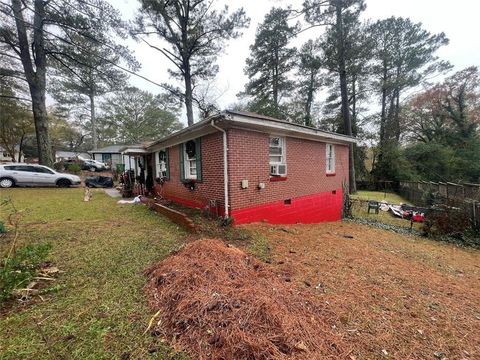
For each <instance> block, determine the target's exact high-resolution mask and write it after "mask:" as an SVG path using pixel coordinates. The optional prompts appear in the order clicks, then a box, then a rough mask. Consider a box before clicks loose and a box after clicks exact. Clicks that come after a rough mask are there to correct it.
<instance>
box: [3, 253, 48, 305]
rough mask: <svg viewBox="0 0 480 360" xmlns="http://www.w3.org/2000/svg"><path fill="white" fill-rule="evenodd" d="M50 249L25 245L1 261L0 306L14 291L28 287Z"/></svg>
mask: <svg viewBox="0 0 480 360" xmlns="http://www.w3.org/2000/svg"><path fill="white" fill-rule="evenodd" d="M50 248H51V246H50V244H41V245H27V246H24V247H22V248H19V249H17V251H16V252H15V253H14V254H13V255H12V256H11V257H9V258H3V259H2V260H1V263H0V305H1V304H2V302H4V301H6V300H8V299H9V298H10V297H11V296H12V293H13V291H14V290H15V289H18V288H22V287H25V286H27V285H28V283H29V282H30V281H31V280H32V279H33V278H34V277H35V275H36V274H37V271H38V269H39V267H40V266H41V265H42V263H44V262H45V259H46V257H47V255H48V252H49V251H50Z"/></svg>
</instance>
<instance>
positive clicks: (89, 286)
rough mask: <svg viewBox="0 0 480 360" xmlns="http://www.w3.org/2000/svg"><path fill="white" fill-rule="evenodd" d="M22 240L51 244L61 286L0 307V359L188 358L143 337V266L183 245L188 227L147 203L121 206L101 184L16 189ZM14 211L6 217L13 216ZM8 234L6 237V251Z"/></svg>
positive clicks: (14, 197) (3, 242)
mask: <svg viewBox="0 0 480 360" xmlns="http://www.w3.org/2000/svg"><path fill="white" fill-rule="evenodd" d="M7 196H8V197H11V199H12V200H13V201H14V202H15V205H16V206H17V207H18V208H19V209H26V211H25V215H24V217H23V219H22V224H21V229H20V237H19V245H28V244H50V247H51V248H50V252H49V255H48V261H50V262H51V264H52V265H54V266H55V267H57V268H58V269H59V271H60V272H59V275H58V277H57V278H56V279H55V281H54V283H55V285H53V284H52V286H56V287H57V291H55V292H51V293H48V294H46V295H42V297H41V298H40V297H35V298H34V299H32V301H31V302H27V303H25V304H23V305H22V304H21V303H19V302H18V301H16V300H13V301H11V302H10V303H8V304H7V305H6V306H4V307H3V309H1V310H0V359H2V360H4V359H139V358H143V359H157V358H158V359H182V358H184V356H182V355H181V354H177V353H175V352H173V351H172V350H171V349H170V348H168V347H166V346H163V345H162V344H159V343H158V341H155V339H153V338H152V337H151V336H150V335H148V334H146V335H143V333H144V331H145V328H146V326H147V324H148V320H149V319H150V317H151V311H150V310H149V308H148V306H147V301H146V297H145V293H144V290H143V287H144V285H145V276H144V275H143V271H144V270H145V268H147V267H148V266H150V265H151V264H152V263H155V262H157V261H159V260H161V259H162V258H164V257H166V256H167V255H168V254H169V253H170V252H171V251H172V250H175V249H177V248H178V247H179V246H180V245H181V239H182V238H183V236H184V233H183V231H181V230H179V229H178V228H177V226H176V225H174V224H172V223H171V222H170V221H168V220H166V219H165V218H162V217H159V216H158V215H157V214H155V213H153V212H151V211H150V210H148V209H147V208H146V207H145V206H119V205H117V204H116V200H114V199H111V198H109V197H107V196H106V195H105V194H104V193H103V192H102V191H101V190H99V191H96V192H94V194H93V199H92V201H91V202H88V203H84V202H83V189H28V188H26V189H11V190H1V191H0V197H2V198H3V197H7ZM5 216H6V214H5V213H2V214H0V220H3V221H6V219H5ZM7 242H8V238H6V237H1V238H0V247H1V250H2V253H3V252H4V250H5V249H6V247H7V246H8V244H7Z"/></svg>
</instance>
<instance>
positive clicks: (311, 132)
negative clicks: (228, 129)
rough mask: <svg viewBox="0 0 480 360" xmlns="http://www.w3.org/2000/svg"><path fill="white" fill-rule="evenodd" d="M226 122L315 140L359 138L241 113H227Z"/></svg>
mask: <svg viewBox="0 0 480 360" xmlns="http://www.w3.org/2000/svg"><path fill="white" fill-rule="evenodd" d="M225 120H226V121H225V122H226V123H231V124H233V125H237V126H242V125H243V126H242V127H244V128H245V129H246V130H249V129H250V130H251V129H256V130H259V131H264V132H268V133H275V134H278V135H286V136H290V137H296V138H301V139H308V140H313V141H321V142H328V143H334V144H344V145H345V144H351V143H353V144H355V143H357V139H355V138H353V137H350V136H345V135H341V134H335V133H329V132H326V131H323V130H317V129H313V128H308V127H303V126H298V125H296V124H289V123H285V122H280V121H279V122H275V121H268V120H267V121H265V120H263V119H255V118H253V117H252V118H250V117H247V116H240V115H230V114H229V115H227V116H226V117H225Z"/></svg>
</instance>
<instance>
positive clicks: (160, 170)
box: [155, 149, 167, 179]
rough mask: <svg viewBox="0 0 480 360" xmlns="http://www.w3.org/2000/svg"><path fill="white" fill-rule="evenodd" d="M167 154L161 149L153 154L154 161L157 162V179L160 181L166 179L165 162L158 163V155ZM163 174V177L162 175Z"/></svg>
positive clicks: (165, 150)
mask: <svg viewBox="0 0 480 360" xmlns="http://www.w3.org/2000/svg"><path fill="white" fill-rule="evenodd" d="M162 151H163V152H165V154H166V153H167V149H162V150H160V151H157V152H156V153H155V159H156V162H157V177H158V178H160V179H163V178H166V177H167V162H166V161H160V153H161V152H162ZM163 173H165V175H163Z"/></svg>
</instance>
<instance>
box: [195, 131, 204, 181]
mask: <svg viewBox="0 0 480 360" xmlns="http://www.w3.org/2000/svg"><path fill="white" fill-rule="evenodd" d="M195 156H196V163H197V164H196V165H197V181H202V180H203V177H202V142H201V138H198V139H196V140H195Z"/></svg>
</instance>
